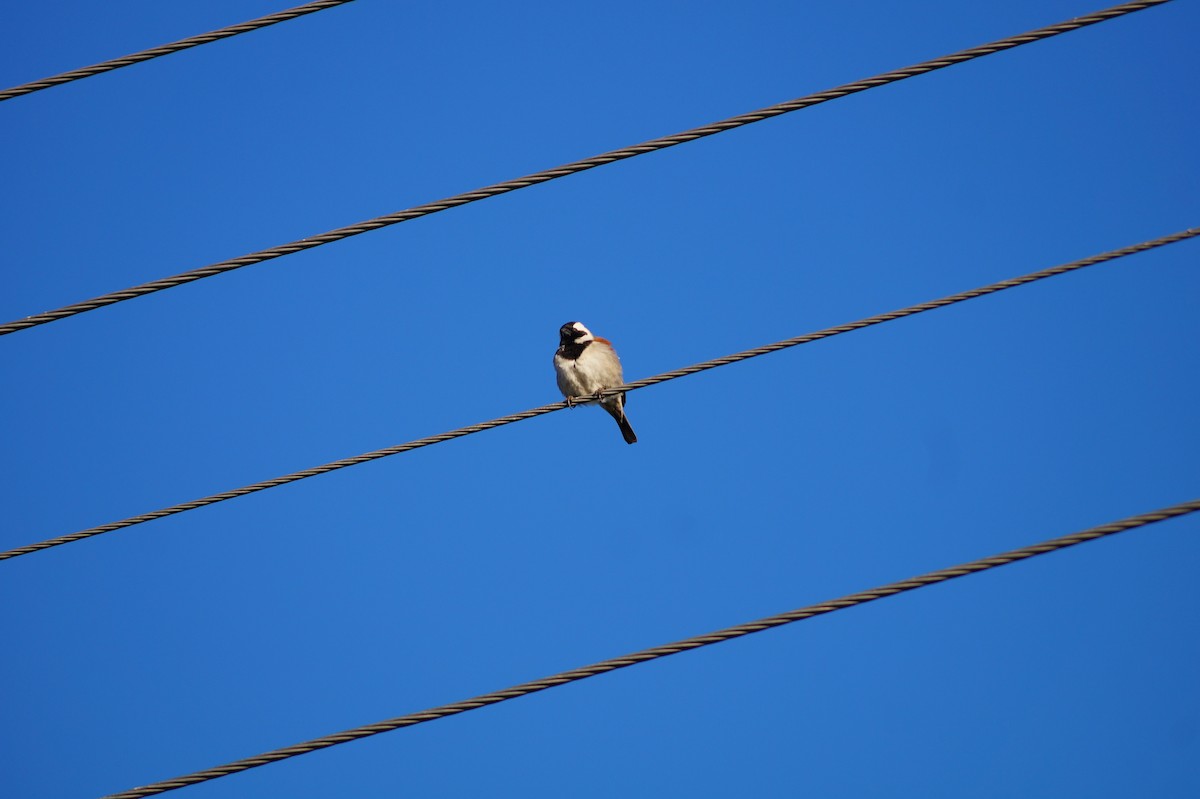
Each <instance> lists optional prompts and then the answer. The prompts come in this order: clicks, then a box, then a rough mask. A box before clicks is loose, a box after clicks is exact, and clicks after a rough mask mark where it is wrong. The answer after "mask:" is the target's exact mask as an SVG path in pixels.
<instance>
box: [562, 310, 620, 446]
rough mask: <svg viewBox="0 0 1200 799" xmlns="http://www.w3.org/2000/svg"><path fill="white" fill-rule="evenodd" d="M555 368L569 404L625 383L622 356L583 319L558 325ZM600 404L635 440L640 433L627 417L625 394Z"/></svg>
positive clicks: (606, 398)
mask: <svg viewBox="0 0 1200 799" xmlns="http://www.w3.org/2000/svg"><path fill="white" fill-rule="evenodd" d="M554 372H555V374H556V375H557V376H558V389H559V391H561V392H562V393H563V396H564V397H566V398H567V404H568V405H570V404H572V403H573V402H574V400H576V399H580V398H583V397H587V396H589V395H592V394H595V393H597V392H599V391H603V390H604V389H606V388H613V387H614V386H619V385H622V384H623V383H624V382H625V379H624V377H623V376H622V374H621V359H620V358H618V357H617V351H616V350H614V349H613V345H612V342H611V341H609V340H608V339H606V338H600V337H599V336H593V335H592V331H590V330H588V329H587V328H586V327H584V326H583V323H582V322H567V323H566V324H565V325H563V326H562V327H560V328H559V329H558V349H557V350H555V351H554ZM600 407H601V408H603V409H604V410H606V411H608V415H609V416H611V417H612V418H614V419H616V420H617V426H618V427H620V428H621V436H622V437H623V438H624V439H625V443H626V444H636V443H637V436H636V435H635V434H634V432H633V428H632V427H630V426H629V420H628V419H626V418H625V394H624V392H622V393H620V394H613V395H612V396H608V397H604V398H602V399H601V400H600Z"/></svg>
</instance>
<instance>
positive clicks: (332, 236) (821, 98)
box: [0, 0, 1170, 336]
mask: <svg viewBox="0 0 1200 799" xmlns="http://www.w3.org/2000/svg"><path fill="white" fill-rule="evenodd" d="M1167 2H1170V0H1138V1H1137V2H1130V3H1122V4H1121V5H1117V6H1113V7H1111V8H1107V9H1104V10H1101V11H1097V12H1095V13H1092V14H1088V15H1086V16H1082V17H1076V18H1075V19H1071V20H1067V21H1065V22H1060V23H1058V24H1056V25H1049V26H1047V27H1044V28H1038V29H1037V30H1033V31H1029V32H1027V33H1022V34H1018V35H1017V36H1010V37H1009V38H1007V39H999V40H997V41H994V42H990V43H988V44H984V45H980V46H979V47H973V48H971V49H969V50H960V51H958V52H957V53H951V54H950V55H947V56H942V57H941V58H935V59H932V60H930V61H922V62H921V63H919V64H914V65H913V66H909V67H903V68H901V69H897V70H893V71H891V72H885V73H883V74H882V75H876V76H875V77H873V78H866V79H864V80H858V81H855V82H853V83H846V84H843V85H842V86H837V87H835V88H833V89H828V90H826V91H823V92H818V93H816V94H810V95H807V96H805V97H800V98H797V99H795V100H788V101H787V102H783V103H779V104H777V105H773V106H769V107H767V108H762V109H759V110H758V111H751V112H750V113H747V114H742V115H740V116H735V117H730V118H729V119H724V120H721V121H720V122H714V123H712V124H711V125H705V126H703V127H699V128H693V129H691V130H686V131H684V132H682V133H676V134H674V135H672V136H664V137H662V138H659V139H651V140H650V141H646V142H642V143H641V144H635V145H633V146H632V147H625V148H622V149H620V150H611V151H609V152H607V153H601V154H600V155H595V156H592V157H591V158H585V159H583V160H581V161H573V162H571V163H569V164H564V165H562V166H559V167H555V168H553V169H547V170H544V171H542V172H535V173H533V174H531V175H526V176H524V177H520V178H517V179H515V180H509V181H506V182H504V183H495V184H492V185H491V186H485V187H484V188H482V189H476V190H475V191H469V192H465V193H463V194H456V195H454V196H453V197H447V198H445V199H443V200H437V201H435V202H431V203H426V204H424V205H417V206H414V207H412V208H408V209H406V210H403V211H397V212H396V213H393V214H388V215H387V216H379V217H375V218H374V219H368V220H366V221H365V222H359V223H358V224H355V225H349V226H347V227H341V228H337V229H336V230H331V231H329V232H327V233H321V234H319V235H316V236H309V237H307V238H303V239H299V240H297V241H293V242H290V243H288V244H281V245H279V246H278V247H272V248H270V249H267V250H259V251H258V252H253V253H250V254H249V255H243V256H241V257H240V258H231V259H230V260H227V261H220V262H218V263H215V264H210V265H209V266H204V267H200V268H198V269H193V270H191V271H188V272H181V273H180V274H178V275H173V276H171V277H165V278H162V279H160V280H155V281H151V282H149V283H142V284H141V285H138V286H133V287H131V288H127V289H124V290H122V291H114V292H111V293H109V294H103V295H101V296H99V297H94V298H93V299H90V300H85V301H83V302H77V303H74V304H73V305H65V306H63V307H61V308H57V309H55V310H51V311H46V312H44V313H40V314H34V315H32V316H27V317H25V318H24V319H16V320H14V321H11V322H7V323H4V324H0V336H3V335H7V334H9V333H15V332H17V331H18V330H25V329H27V328H30V327H36V326H38V325H44V324H47V323H49V322H54V321H57V320H59V319H65V318H67V317H69V316H74V315H76V314H80V313H85V312H87V311H94V310H96V309H97V308H103V307H105V306H107V305H112V304H114V303H118V302H123V301H125V300H131V299H134V298H135V297H141V296H144V295H146V294H153V293H154V292H156V291H162V290H164V289H169V288H174V287H175V286H181V285H183V284H185V283H191V282H192V281H195V280H201V279H203V278H206V277H213V276H214V275H220V274H223V273H225V272H230V271H233V270H234V269H240V268H242V267H243V266H250V265H251V264H257V263H262V262H263V261H269V260H271V259H272V258H279V257H281V256H284V255H290V254H292V253H296V252H301V251H303V250H308V249H312V248H313V247H319V246H321V245H322V244H329V243H331V242H334V241H340V240H341V239H346V238H349V237H351V236H357V235H359V234H360V233H366V232H368V231H371V230H378V229H379V228H384V227H388V226H389V225H395V224H398V223H400V222H407V221H409V220H411V219H417V218H419V217H422V216H428V215H430V214H435V213H438V212H439V211H445V210H447V209H449V208H456V207H458V206H460V205H466V204H468V203H473V202H476V201H478V200H484V199H487V198H488V197H495V196H497V195H500V194H507V193H508V192H510V191H516V190H517V189H523V188H526V187H528V186H534V185H536V184H539V183H545V182H547V181H550V180H554V179H556V178H561V177H565V176H567V175H573V174H575V173H577V172H583V171H585V170H588V169H592V168H593V167H597V166H601V165H604V164H611V163H613V162H614V161H621V160H623V159H626V158H633V157H634V156H637V155H643V154H645V153H650V152H654V151H656V150H663V149H665V148H667V147H673V146H674V145H676V144H682V143H684V142H689V141H694V140H696V139H701V138H704V137H705V136H712V135H714V134H717V133H722V132H724V131H727V130H733V129H734V128H740V127H742V126H743V125H749V124H751V123H752V122H760V121H762V120H764V119H770V118H771V117H776V116H779V115H780V114H786V113H789V112H791V111H798V110H800V109H801V108H809V107H811V106H814V105H819V104H821V103H824V102H827V101H829V100H836V99H837V98H839V97H845V96H847V95H851V94H855V93H857V92H861V91H866V90H867V89H873V88H876V87H878V86H884V85H886V84H889V83H895V82H897V81H901V80H904V79H905V78H911V77H914V76H916V75H923V74H925V73H926V72H933V71H934V70H938V69H942V68H944V67H949V66H953V65H954V64H961V63H963V62H964V61H970V60H972V59H975V58H981V57H983V56H986V55H991V54H992V53H998V52H1000V51H1002V50H1008V49H1010V48H1013V47H1018V46H1020V45H1023V44H1029V43H1030V42H1036V41H1039V40H1041V39H1047V38H1049V37H1051V36H1057V35H1058V34H1060V33H1066V32H1067V31H1073V30H1076V29H1078V28H1083V27H1086V26H1088V25H1094V24H1096V23H1097V22H1103V21H1105V20H1108V19H1113V18H1115V17H1120V16H1124V15H1125V14H1131V13H1133V12H1135V11H1141V10H1142V9H1145V8H1150V7H1151V6H1157V5H1162V4H1163V3H1167Z"/></svg>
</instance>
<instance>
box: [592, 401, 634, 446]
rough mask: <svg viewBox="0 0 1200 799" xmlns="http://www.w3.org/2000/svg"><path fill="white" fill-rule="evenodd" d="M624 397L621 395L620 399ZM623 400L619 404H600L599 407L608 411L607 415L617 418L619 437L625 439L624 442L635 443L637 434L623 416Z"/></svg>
mask: <svg viewBox="0 0 1200 799" xmlns="http://www.w3.org/2000/svg"><path fill="white" fill-rule="evenodd" d="M624 399H625V397H624V396H622V397H621V400H624ZM624 404H625V403H624V402H621V404H620V405H615V406H614V405H607V404H601V406H600V407H601V408H603V409H604V410H606V411H608V415H609V416H611V417H612V418H614V419H616V420H617V427H620V428H621V437H622V438H624V439H625V443H626V444H636V443H637V434H636V433H634V432H633V428H632V427H630V426H629V420H628V419H626V418H625V408H624V407H623V406H624Z"/></svg>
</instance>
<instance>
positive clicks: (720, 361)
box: [0, 227, 1200, 560]
mask: <svg viewBox="0 0 1200 799" xmlns="http://www.w3.org/2000/svg"><path fill="white" fill-rule="evenodd" d="M1196 236H1200V227H1195V228H1190V229H1188V230H1183V231H1180V232H1178V233H1172V234H1171V235H1169V236H1162V237H1160V238H1157V239H1151V240H1150V241H1144V242H1141V243H1140V244H1134V245H1132V246H1129V247H1122V248H1121V249H1119V250H1110V251H1109V252H1105V253H1101V254H1099V255H1093V256H1091V257H1090V258H1084V259H1082V260H1079V261H1072V262H1070V263H1067V264H1060V265H1059V266H1052V267H1049V268H1048V269H1042V270H1040V271H1037V272H1030V273H1029V274H1027V275H1021V276H1020V277H1014V278H1010V279H1008V280H1002V281H1000V282H999V283H991V284H989V285H987V286H981V287H980V288H976V289H971V290H969V291H962V292H959V293H958V294H951V295H950V296H948V297H942V298H941V299H937V300H930V301H929V302H923V303H921V304H919V305H910V306H908V307H907V308H901V309H899V310H896V311H889V312H887V313H882V314H876V315H875V316H869V317H867V318H866V319H859V320H858V321H856V322H849V323H847V324H844V325H838V326H837V327H828V328H825V329H824V330H818V331H816V332H815V333H806V334H804V335H802V336H796V337H794V338H789V339H784V340H783V341H776V342H774V343H772V344H766V345H764V346H761V347H755V348H754V349H749V350H743V351H742V352H736V353H734V354H732V355H726V356H723V357H720V358H713V359H712V360H708V361H704V362H702V363H697V364H693V365H692V366H685V367H684V368H682V369H676V370H674V371H671V372H664V373H662V374H659V375H654V376H653V377H647V378H643V379H641V380H635V381H633V382H632V383H626V384H625V385H623V386H617V387H615V388H611V389H607V390H605V391H602V392H599V393H598V394H597V395H594V397H593V399H597V398H599V397H601V396H607V395H611V394H618V393H620V392H623V391H634V390H636V389H639V388H645V387H647V386H653V385H657V384H658V383H665V382H666V381H668V380H675V379H676V378H680V377H685V376H687V375H692V374H696V373H697V372H703V371H706V370H708V369H715V368H716V367H718V366H727V365H729V364H731V363H737V362H738V361H744V360H746V359H748V358H756V357H758V356H759V355H766V354H767V353H769V352H775V351H777V350H782V349H787V348H788V347H795V346H797V345H799V344H807V343H809V342H813V341H819V340H820V339H823V338H830V337H831V336H837V335H840V334H842V333H849V332H850V331H852V330H860V329H862V328H864V327H871V326H872V325H878V324H881V323H883V322H890V321H892V320H894V319H902V318H903V317H906V316H913V315H914V314H919V313H924V312H925V311H931V310H933V309H935V308H942V307H945V306H947V305H953V304H955V303H958V302H964V301H965V300H970V299H974V298H976V297H983V296H985V295H987V294H995V293H996V292H998V291H1004V290H1005V289H1011V288H1015V287H1017V286H1023V285H1025V284H1026V283H1033V282H1034V281H1037V280H1044V279H1045V278H1048V277H1054V276H1055V275H1061V274H1065V273H1067V272H1074V271H1076V270H1078V269H1083V268H1085V267H1088V266H1095V265H1096V264H1101V263H1105V262H1106V261H1112V260H1115V259H1117V258H1122V257H1124V256H1126V255H1133V254H1134V253H1139V252H1145V251H1146V250H1152V249H1155V248H1156V247H1162V246H1164V245H1167V244H1173V243H1175V242H1178V241H1183V240H1185V239H1190V238H1194V237H1196ZM565 407H567V403H566V402H552V403H550V404H549V405H542V406H540V407H537V408H531V409H530V410H527V411H521V412H520V413H512V414H509V415H508V416H501V417H499V418H497V419H492V420H490V421H487V422H480V423H478V424H473V425H469V426H467V427H460V428H458V429H457V430H451V431H449V432H446V433H440V434H438V435H435V436H429V437H427V438H418V439H416V440H414V441H409V442H406V443H404V444H397V445H396V446H392V447H387V448H385V449H377V450H375V451H373V452H367V453H364V454H362V455H355V456H354V457H351V458H342V459H341V460H337V461H332V462H331V463H326V464H323V465H321V466H314V467H313V468H311V469H305V470H303V471H299V472H292V473H291V474H285V475H283V476H282V477H276V478H274V479H271V480H263V481H262V482H258V483H254V484H252V485H248V486H242V487H241V488H235V489H233V490H232V491H225V492H223V493H220V494H212V495H211V496H207V497H202V498H200V499H194V500H192V501H190V502H182V503H180V504H178V505H172V506H170V507H169V508H162V509H161V510H156V511H151V512H149V513H143V514H141V515H138V516H130V517H129V518H127V519H122V520H120V521H116V522H110V523H109V524H103V525H100V526H99V527H89V528H88V529H86V530H80V531H78V532H74V533H69V534H67V535H61V536H58V537H57V538H50V539H47V540H45V541H40V542H38V543H36V544H29V545H27V546H23V547H18V548H16V549H10V550H8V551H6V552H0V560H8V559H10V558H15V557H19V556H21V555H28V554H30V553H32V552H38V551H40V550H43V549H50V548H51V547H56V546H61V545H62V544H69V543H71V542H73V541H81V540H83V539H85V538H91V537H92V536H97V535H100V534H101V533H109V532H112V531H114V530H120V529H122V528H125V527H132V526H133V525H135V524H141V523H142V522H148V521H152V520H154V519H161V518H163V517H164V516H172V515H174V514H176V513H182V512H184V511H189V510H195V509H196V508H202V507H204V506H206V505H213V504H215V503H217V502H223V501H225V500H227V499H233V498H235V497H241V496H245V495H246V494H253V493H255V492H256V491H263V490H265V489H268V488H275V487H277V486H281V485H287V484H288V483H294V482H296V481H297V480H303V479H305V478H306V477H315V476H316V475H319V474H325V473H326V472H332V471H336V470H338V469H344V468H346V467H347V466H356V465H358V464H360V463H366V462H368V461H373V460H377V459H379V458H385V457H387V456H389V455H397V454H399V453H401V452H409V451H411V450H414V449H420V448H421V447H428V446H430V445H432V444H440V443H442V442H443V441H450V440H452V439H455V438H461V437H463V436H467V435H471V434H473V433H480V432H483V431H484V430H491V429H492V428H493V427H502V426H504V425H506V424H512V423H513V422H520V421H524V420H525V419H532V418H533V417H535V416H542V415H543V414H547V413H553V412H554V411H559V410H562V409H563V408H565Z"/></svg>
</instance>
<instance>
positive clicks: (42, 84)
mask: <svg viewBox="0 0 1200 799" xmlns="http://www.w3.org/2000/svg"><path fill="white" fill-rule="evenodd" d="M353 1H354V0H318V1H317V2H315V3H305V4H304V5H302V6H296V7H295V8H289V9H287V10H285V11H278V12H276V13H274V14H268V15H267V16H265V17H259V18H258V19H252V20H248V21H246V22H241V23H238V24H237V25H230V26H228V27H226V28H220V29H218V30H215V31H209V32H208V33H201V34H200V35H198V36H191V37H189V38H187V39H180V40H179V41H177V42H171V43H170V44H164V45H161V46H160V47H152V48H150V49H149V50H141V51H139V52H137V53H131V54H129V55H127V56H122V57H120V58H114V59H112V60H110V61H102V62H100V63H99V64H92V65H91V66H90V67H81V68H80V69H73V70H71V71H70V72H63V73H61V74H58V75H52V76H51V77H49V78H42V79H41V80H35V81H30V82H29V83H22V84H21V85H20V86H13V87H12V88H11V89H3V90H0V102H3V101H4V100H11V99H12V98H14V97H20V96H21V95H23V94H32V93H33V92H37V91H41V90H42V89H49V88H50V87H51V86H60V85H62V84H64V83H70V82H71V81H76V80H82V79H83V78H90V77H91V76H92V75H99V74H100V73H102V72H111V71H112V70H114V69H120V68H121V67H127V66H130V65H132V64H138V63H141V62H142V61H149V60H150V59H152V58H158V57H159V56H164V55H170V54H171V53H178V52H179V51H180V50H187V49H188V48H191V47H197V46H199V45H202V44H208V43H209V42H215V41H218V40H219V39H228V38H229V37H230V36H237V35H238V34H239V33H248V32H250V31H253V30H258V29H259V28H265V27H267V26H268V25H274V24H276V23H277V22H286V21H287V20H289V19H295V18H296V17H302V16H304V15H305V14H312V13H313V12H314V11H324V10H325V9H327V8H333V7H334V6H341V5H345V4H346V3H351V2H353Z"/></svg>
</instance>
